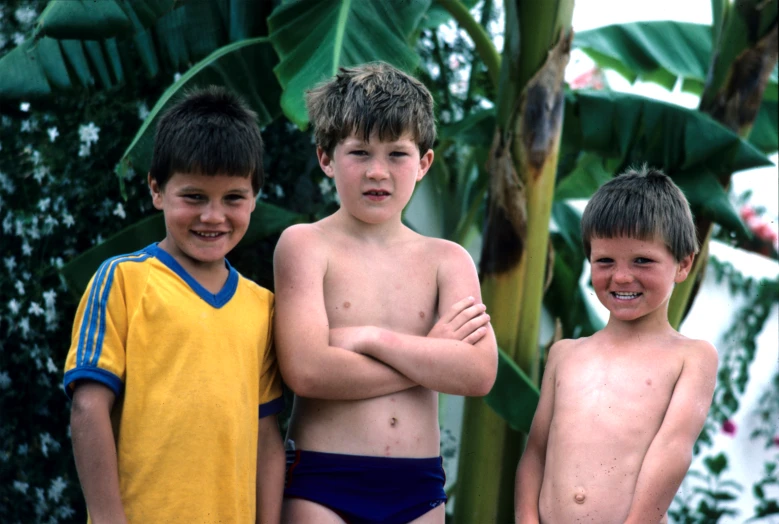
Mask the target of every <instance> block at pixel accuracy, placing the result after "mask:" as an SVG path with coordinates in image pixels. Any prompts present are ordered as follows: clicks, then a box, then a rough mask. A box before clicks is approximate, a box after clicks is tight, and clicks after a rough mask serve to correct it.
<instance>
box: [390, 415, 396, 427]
mask: <svg viewBox="0 0 779 524" xmlns="http://www.w3.org/2000/svg"><path fill="white" fill-rule="evenodd" d="M397 424H398V419H396V418H395V417H392V418H391V419H390V426H392V427H393V428H394V427H395V426H396V425H397Z"/></svg>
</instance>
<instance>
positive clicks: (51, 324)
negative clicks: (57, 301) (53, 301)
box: [46, 308, 58, 331]
mask: <svg viewBox="0 0 779 524" xmlns="http://www.w3.org/2000/svg"><path fill="white" fill-rule="evenodd" d="M57 318H58V315H57V310H56V309H54V308H48V309H47V310H46V331H54V330H55V329H57Z"/></svg>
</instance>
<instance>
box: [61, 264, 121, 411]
mask: <svg viewBox="0 0 779 524" xmlns="http://www.w3.org/2000/svg"><path fill="white" fill-rule="evenodd" d="M120 262H121V259H112V260H108V261H106V262H104V263H103V264H102V265H101V266H100V268H99V269H98V270H97V273H95V275H94V276H93V277H92V280H91V281H90V283H89V286H88V287H87V290H86V291H85V292H84V295H83V296H82V297H81V302H80V303H79V306H78V311H77V312H76V318H75V320H74V322H73V331H72V334H71V343H70V350H69V351H68V356H67V359H66V360H65V378H64V381H63V386H64V388H65V394H66V395H67V396H68V397H69V398H70V397H72V395H73V388H74V386H75V382H77V381H79V380H90V381H93V382H98V383H101V384H103V385H104V386H106V387H108V388H110V389H111V390H112V391H113V392H114V394H116V395H117V396H119V394H120V393H121V392H122V386H123V384H124V379H125V343H126V341H127V324H128V320H127V319H128V314H127V305H126V297H125V282H124V278H123V275H122V271H121V268H120V266H119V263H120Z"/></svg>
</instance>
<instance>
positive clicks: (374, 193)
mask: <svg viewBox="0 0 779 524" xmlns="http://www.w3.org/2000/svg"><path fill="white" fill-rule="evenodd" d="M363 195H366V196H376V197H383V196H389V195H390V194H389V191H383V190H378V189H377V190H371V191H366V192H364V193H363Z"/></svg>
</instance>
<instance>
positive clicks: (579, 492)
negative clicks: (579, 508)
mask: <svg viewBox="0 0 779 524" xmlns="http://www.w3.org/2000/svg"><path fill="white" fill-rule="evenodd" d="M586 498H587V494H586V492H585V491H584V488H576V493H574V495H573V501H574V502H576V503H577V504H584V499H586Z"/></svg>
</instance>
